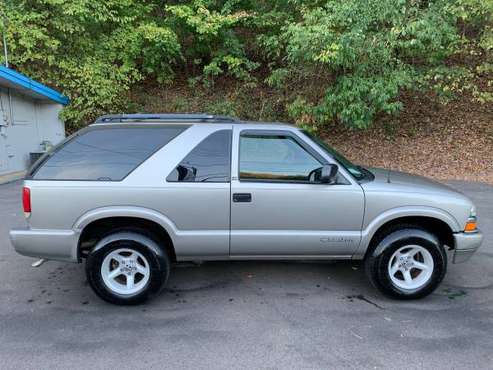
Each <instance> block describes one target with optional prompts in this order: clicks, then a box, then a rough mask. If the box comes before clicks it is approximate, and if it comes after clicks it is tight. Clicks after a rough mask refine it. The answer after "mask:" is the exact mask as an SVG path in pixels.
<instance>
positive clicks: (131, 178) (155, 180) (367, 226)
mask: <svg viewBox="0 0 493 370" xmlns="http://www.w3.org/2000/svg"><path fill="white" fill-rule="evenodd" d="M149 124H150V125H152V124H154V123H149ZM157 124H158V123H156V125H157ZM125 125H127V124H125ZM220 130H232V132H233V135H232V145H231V181H229V182H191V183H186V182H169V181H167V180H166V178H167V176H168V175H169V174H170V173H171V172H172V171H173V170H174V169H175V168H176V166H177V165H178V164H179V163H180V161H181V160H182V159H183V158H184V157H185V156H186V155H187V154H188V153H190V152H191V151H192V150H193V148H195V147H196V146H197V145H198V144H199V143H200V142H201V141H202V140H204V139H205V138H206V137H208V136H209V135H211V134H212V133H214V132H216V131H220ZM244 132H255V133H258V134H262V133H264V134H266V135H276V133H277V134H282V135H288V136H292V137H293V138H294V139H295V140H296V141H299V142H300V145H302V144H305V145H306V146H308V147H309V148H310V149H309V151H310V152H312V153H311V155H313V156H314V157H316V158H317V160H318V161H319V162H320V163H321V164H330V163H336V164H337V162H336V161H335V160H334V159H333V158H332V157H331V156H330V155H328V154H327V153H325V152H324V151H323V150H321V149H320V148H319V147H318V146H317V145H315V144H314V143H313V141H311V140H310V138H309V137H307V136H306V135H304V134H303V133H302V132H301V131H300V130H299V129H297V128H295V127H292V126H288V125H277V124H262V125H258V124H248V123H245V124H241V125H235V124H227V123H224V124H223V123H214V124H208V123H201V124H191V125H189V127H188V128H187V129H186V130H185V131H184V132H182V133H181V134H180V135H178V136H177V137H176V138H174V139H173V140H171V141H170V142H169V143H167V144H166V145H165V146H164V147H162V148H161V149H159V150H158V151H157V152H155V153H154V154H153V155H151V156H150V157H149V158H148V159H147V160H145V161H144V162H143V163H142V164H140V165H139V166H138V167H137V168H135V169H134V170H133V171H132V172H131V173H130V174H129V175H128V176H126V177H125V178H124V179H123V180H121V181H60V180H56V181H54V180H26V181H25V185H26V186H27V187H29V188H30V189H31V197H32V200H31V201H32V209H33V210H32V213H31V215H30V217H29V218H28V224H29V228H28V229H25V230H21V229H19V230H12V231H11V233H10V235H11V238H12V241H13V244H14V245H15V247H16V250H17V251H18V252H19V253H21V254H25V255H29V256H33V257H44V258H49V259H54V260H64V261H71V262H77V261H79V259H80V256H79V252H78V249H79V238H80V235H81V233H82V231H83V230H84V228H85V227H86V226H88V225H89V224H90V223H91V222H93V221H96V220H99V219H103V218H108V217H138V218H143V219H147V220H149V221H153V222H155V223H157V224H159V225H160V226H162V228H163V229H164V230H165V231H166V232H167V233H168V235H169V237H170V239H171V241H172V243H173V247H174V250H175V253H176V258H177V260H197V259H198V260H214V259H249V258H254V259H259V258H264V259H270V258H277V259H285V258H303V259H327V258H337V259H341V258H359V259H360V258H363V256H364V254H365V251H366V249H367V248H368V245H369V243H370V241H371V238H372V236H373V235H374V234H375V232H376V231H377V230H378V229H379V228H380V227H381V226H382V225H384V224H385V223H386V222H388V221H390V220H392V219H396V218H399V217H406V216H426V217H434V218H437V219H439V220H442V221H443V222H445V223H446V224H447V225H448V226H449V227H450V229H451V230H452V231H453V232H459V231H461V230H462V226H463V223H464V220H463V218H464V217H466V218H467V215H464V216H462V215H461V216H456V215H454V214H453V213H454V212H453V211H452V212H451V211H450V209H448V210H447V211H446V210H444V209H443V207H442V206H441V205H440V204H447V202H448V200H447V199H450V198H447V197H451V196H452V197H455V198H454V201H456V200H457V195H454V194H456V193H453V192H452V191H444V192H443V193H442V194H439V192H437V191H436V189H430V191H429V192H428V193H426V192H425V195H423V193H422V191H421V188H420V192H415V193H414V194H413V191H412V189H410V188H409V186H407V187H406V186H402V187H401V188H399V187H397V188H393V189H391V190H390V192H389V189H388V187H385V186H384V185H382V184H379V183H368V184H364V183H363V184H360V183H358V182H357V181H356V180H355V179H354V178H353V177H352V176H351V175H350V174H349V173H348V172H347V171H346V169H345V168H344V167H343V166H339V173H340V176H341V183H338V184H307V183H305V184H300V183H279V182H275V181H274V182H269V181H250V180H249V181H244V180H242V179H241V178H240V169H239V161H240V158H239V157H240V137H241V135H242V133H244ZM313 152H314V153H313ZM237 193H240V194H250V196H251V202H250V203H243V202H232V197H233V194H237ZM464 202H466V200H464ZM464 202H463V203H464ZM464 206H465V207H466V208H467V204H465V203H464ZM461 212H462V211H461ZM459 213H460V212H459V211H458V212H457V214H459ZM462 213H464V212H462Z"/></svg>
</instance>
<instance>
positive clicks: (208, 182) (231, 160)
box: [165, 128, 233, 184]
mask: <svg viewBox="0 0 493 370" xmlns="http://www.w3.org/2000/svg"><path fill="white" fill-rule="evenodd" d="M221 131H229V171H228V173H229V176H228V180H227V181H206V182H201V181H177V180H176V181H175V180H169V177H170V176H171V174H172V173H173V171H174V170H175V169H176V167H178V166H179V165H180V163H181V162H182V161H183V160H184V159H185V158H186V157H187V156H188V155H189V154H190V153H192V152H193V151H194V150H195V148H197V147H198V146H199V145H200V144H202V143H203V142H204V141H205V140H207V139H208V138H209V137H210V136H211V135H214V134H216V133H218V132H221ZM232 154H233V130H232V129H230V128H224V129H219V130H216V131H213V132H211V133H209V135H207V136H206V137H204V138H203V139H202V140H201V141H200V142H199V143H197V145H195V146H194V147H193V148H192V149H190V150H189V151H188V153H187V154H185V156H184V157H183V158H182V159H180V160H179V161H178V163H177V164H176V166H175V167H173V169H172V170H171V172H170V173H169V174H168V175H167V176H166V179H165V181H166V182H167V183H170V184H230V183H231V172H232V171H231V167H232V165H233V156H232Z"/></svg>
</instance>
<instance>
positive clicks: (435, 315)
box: [0, 182, 493, 370]
mask: <svg viewBox="0 0 493 370" xmlns="http://www.w3.org/2000/svg"><path fill="white" fill-rule="evenodd" d="M450 184H451V185H452V186H454V187H456V188H457V189H459V190H461V191H462V192H464V193H465V194H467V195H468V196H470V197H471V198H472V199H473V200H474V201H475V203H476V205H477V206H478V215H479V224H480V227H481V228H482V230H483V232H484V234H485V242H484V244H483V246H482V247H481V249H480V250H479V252H478V253H477V254H476V255H475V256H473V258H472V259H471V260H470V261H469V262H467V263H465V264H460V265H452V264H450V265H449V271H448V274H447V276H446V277H445V280H444V282H443V283H442V285H441V286H440V287H439V288H438V290H437V291H436V292H435V293H433V294H432V295H430V296H429V297H427V298H425V299H422V300H418V301H410V302H400V301H393V300H390V299H388V298H385V297H383V296H382V295H381V294H380V293H378V292H377V291H376V290H375V289H374V288H373V287H372V286H371V285H370V284H369V283H368V281H367V279H366V277H365V275H364V272H363V269H362V266H361V265H359V264H356V263H351V262H330V263H313V262H310V263H308V262H209V263H203V264H201V265H195V264H181V265H177V266H176V267H174V269H173V271H172V274H171V277H170V281H169V283H168V287H167V289H166V290H165V291H163V292H162V293H161V294H160V295H159V296H158V297H156V298H155V299H153V300H152V301H150V302H149V303H147V304H145V305H141V306H136V307H119V306H113V305H110V304H107V303H104V302H103V301H101V300H100V299H99V298H97V297H96V296H95V295H94V294H93V293H92V291H91V289H90V287H89V286H88V284H87V282H86V278H85V274H84V265H83V264H66V263H59V262H53V261H50V262H47V263H45V264H44V265H42V266H41V267H39V268H31V267H30V264H31V263H32V262H33V261H34V259H31V258H27V257H22V256H20V255H17V254H16V253H15V252H14V250H13V248H12V247H11V245H10V242H9V240H8V230H9V229H10V228H11V227H14V226H22V225H23V224H24V219H23V213H22V210H21V205H20V186H21V185H20V183H19V182H16V183H10V184H5V185H1V186H0V368H1V369H16V370H19V369H24V368H26V369H27V368H28V369H68V368H71V369H79V368H96V369H103V368H105V369H112V368H120V369H126V368H200V369H202V368H204V369H206V368H207V369H210V368H219V369H232V368H262V369H264V368H275V369H276V368H279V369H286V368H289V369H291V368H296V369H298V368H304V369H305V368H306V369H309V368H317V369H318V368H430V369H431V368H433V369H437V368H438V369H445V368H446V369H450V368H468V369H469V368H475V369H483V368H492V367H493V187H492V186H489V185H485V184H478V183H466V182H452V183H450Z"/></svg>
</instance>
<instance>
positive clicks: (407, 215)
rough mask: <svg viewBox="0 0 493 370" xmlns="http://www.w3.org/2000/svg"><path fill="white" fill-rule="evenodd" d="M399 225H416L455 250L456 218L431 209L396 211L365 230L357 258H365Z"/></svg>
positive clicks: (389, 212) (384, 215) (457, 227)
mask: <svg viewBox="0 0 493 370" xmlns="http://www.w3.org/2000/svg"><path fill="white" fill-rule="evenodd" d="M399 224H406V225H416V226H418V227H420V228H423V229H425V230H427V231H428V232H430V233H432V234H434V235H436V236H437V237H438V238H439V239H440V241H441V242H442V243H443V244H444V245H447V246H448V247H449V248H450V249H453V248H455V241H454V236H453V233H454V232H458V231H459V225H458V223H457V221H456V220H455V218H453V217H452V216H451V215H450V214H448V213H447V212H445V211H442V210H439V209H433V208H429V207H423V208H414V209H413V210H410V209H407V210H405V211H404V210H395V209H394V210H391V211H388V212H385V213H384V214H382V215H380V216H379V217H377V218H375V220H373V221H372V222H371V223H370V224H369V225H368V227H367V228H366V229H364V230H363V232H362V240H361V244H360V248H359V249H358V251H357V253H356V254H355V258H360V259H361V258H365V257H366V255H367V253H368V251H369V250H371V248H372V246H373V245H374V244H375V241H376V240H378V239H379V237H380V236H381V235H382V233H384V232H385V230H388V229H390V228H393V227H396V226H397V225H399Z"/></svg>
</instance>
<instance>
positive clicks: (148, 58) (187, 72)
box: [1, 0, 493, 128]
mask: <svg viewBox="0 0 493 370" xmlns="http://www.w3.org/2000/svg"><path fill="white" fill-rule="evenodd" d="M163 4H165V5H163ZM1 6H2V8H1V13H2V16H3V18H4V19H5V20H6V22H5V33H6V37H7V40H8V46H9V52H10V62H11V64H12V65H13V66H14V67H16V68H17V69H19V70H20V71H21V72H24V73H26V74H28V75H30V76H32V77H33V78H36V79H38V80H40V81H42V82H44V83H47V84H48V85H51V86H53V87H55V88H58V89H60V90H61V91H63V92H64V93H65V94H67V95H68V96H69V97H70V98H71V104H70V105H69V106H68V107H67V108H66V109H64V111H63V113H62V118H63V119H64V120H65V121H66V122H67V123H68V125H69V128H77V127H79V126H81V125H83V124H84V123H86V122H88V121H90V120H92V119H93V118H94V117H95V116H97V115H100V114H102V113H108V112H117V111H131V110H135V109H138V108H139V106H138V105H136V104H135V100H136V99H135V98H134V97H133V96H132V94H131V91H132V90H134V89H135V88H136V86H140V85H142V84H146V85H147V84H152V85H163V84H173V83H177V84H181V85H180V86H181V88H183V86H184V84H183V83H182V82H180V81H188V82H189V84H188V87H187V85H186V83H185V87H186V88H188V89H189V90H190V91H193V90H194V89H195V88H196V85H197V84H201V85H203V86H206V87H207V86H208V87H211V86H212V85H213V84H215V83H216V82H219V81H221V82H222V83H227V84H229V85H233V86H239V88H238V91H237V94H235V96H236V98H235V100H234V101H233V100H231V99H232V98H231V96H230V97H229V98H228V99H230V100H228V101H224V102H219V103H214V104H212V105H210V104H211V103H210V102H209V103H207V104H209V107H210V109H212V110H214V111H218V112H233V113H234V112H239V113H242V112H246V115H247V116H248V118H255V117H257V118H262V117H263V115H265V114H266V115H267V116H268V117H272V118H273V119H279V118H284V117H285V116H289V117H291V118H292V119H294V120H295V121H296V122H298V123H300V124H308V125H321V124H325V123H329V122H340V123H343V124H346V125H349V126H352V127H357V128H365V127H368V126H369V125H370V124H371V123H372V122H373V121H374V120H375V119H376V118H377V117H378V116H379V115H382V114H397V113H398V112H399V111H400V110H401V109H402V103H401V101H400V96H401V92H402V90H403V89H418V90H421V91H428V90H431V91H434V92H436V93H437V94H438V96H439V97H440V99H441V100H443V101H446V100H447V99H451V98H453V97H454V96H455V95H456V94H461V93H464V92H465V91H470V92H471V93H472V96H473V97H474V98H475V99H477V100H478V101H489V100H490V99H491V96H492V92H491V87H492V86H490V85H491V84H488V83H486V84H483V85H481V86H479V85H478V84H477V83H476V81H477V80H478V79H484V78H486V79H490V80H491V75H492V71H491V53H492V52H493V41H492V40H493V29H492V22H493V1H491V0H487V1H485V0H366V1H360V0H304V1H302V0H271V1H265V0H184V1H167V2H162V1H157V0H146V1H138V0H101V1H92V0H71V1H69V0H5V1H4V2H2V5H1ZM473 57H474V58H476V59H474V60H478V61H479V62H471V61H470V60H471V58H473ZM266 89H267V90H268V91H269V93H268V97H269V98H268V99H267V100H265V99H264V98H258V97H257V96H256V95H258V94H260V95H259V96H263V95H262V94H263V90H266ZM245 94H250V95H249V98H247V97H246V96H245ZM137 100H138V99H137ZM249 101H251V102H254V103H255V104H259V105H260V106H261V108H260V109H259V110H258V111H257V112H248V111H247V110H246V109H245V108H244V107H243V108H242V107H239V106H238V105H239V104H247V103H248V102H249ZM207 104H206V107H207ZM180 107H181V105H180ZM280 107H281V108H280ZM184 110H189V109H187V108H186V107H184Z"/></svg>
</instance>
